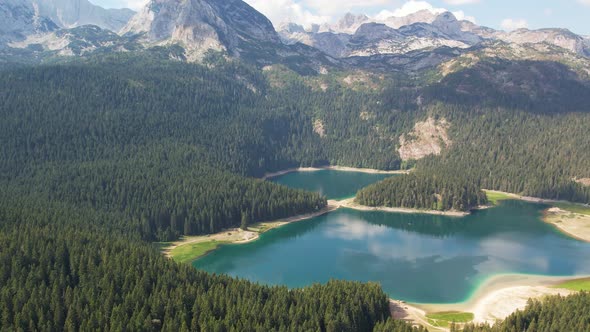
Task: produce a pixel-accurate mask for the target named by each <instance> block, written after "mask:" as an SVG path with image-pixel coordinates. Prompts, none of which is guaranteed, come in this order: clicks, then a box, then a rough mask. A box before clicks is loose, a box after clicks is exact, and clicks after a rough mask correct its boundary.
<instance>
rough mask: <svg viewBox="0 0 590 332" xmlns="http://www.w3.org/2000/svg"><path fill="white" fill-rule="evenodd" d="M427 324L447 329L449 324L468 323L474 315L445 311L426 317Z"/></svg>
mask: <svg viewBox="0 0 590 332" xmlns="http://www.w3.org/2000/svg"><path fill="white" fill-rule="evenodd" d="M426 318H428V323H429V324H430V325H432V326H435V327H449V326H451V323H453V322H454V323H469V322H471V321H472V320H473V318H474V315H473V314H472V313H470V312H459V311H445V312H435V313H430V314H427V315H426Z"/></svg>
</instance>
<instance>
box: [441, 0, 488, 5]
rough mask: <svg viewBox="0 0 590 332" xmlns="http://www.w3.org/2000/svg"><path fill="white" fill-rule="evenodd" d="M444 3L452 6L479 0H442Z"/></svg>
mask: <svg viewBox="0 0 590 332" xmlns="http://www.w3.org/2000/svg"><path fill="white" fill-rule="evenodd" d="M444 1H445V3H448V4H449V5H452V6H459V5H470V4H473V3H479V0H444Z"/></svg>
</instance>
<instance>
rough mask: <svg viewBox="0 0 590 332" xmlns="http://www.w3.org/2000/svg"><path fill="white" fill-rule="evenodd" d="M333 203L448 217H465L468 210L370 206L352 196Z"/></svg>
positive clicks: (353, 207)
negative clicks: (358, 201) (358, 202)
mask: <svg viewBox="0 0 590 332" xmlns="http://www.w3.org/2000/svg"><path fill="white" fill-rule="evenodd" d="M334 204H339V206H340V207H344V208H348V209H353V210H359V211H382V212H393V213H410V214H419V213H422V214H432V215H439V216H449V217H465V216H468V215H469V214H470V213H469V212H463V211H436V210H419V209H409V208H395V207H371V206H364V205H360V204H357V203H355V202H354V198H349V199H345V200H342V201H337V202H335V203H334Z"/></svg>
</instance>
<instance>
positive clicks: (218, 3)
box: [121, 0, 280, 59]
mask: <svg viewBox="0 0 590 332" xmlns="http://www.w3.org/2000/svg"><path fill="white" fill-rule="evenodd" d="M121 34H143V36H144V39H145V41H146V42H147V43H151V44H175V43H179V44H181V45H182V46H183V47H185V49H186V50H187V51H189V53H190V54H189V58H192V59H198V58H199V57H202V56H203V55H204V54H205V52H207V51H208V50H215V51H227V52H228V53H230V54H232V55H235V56H239V55H240V53H241V52H242V51H243V50H244V49H245V48H248V47H250V46H254V44H258V45H260V44H265V43H275V44H276V43H280V38H279V36H278V34H277V33H276V31H275V30H274V27H273V25H272V23H271V22H270V21H269V20H268V19H267V18H266V17H265V16H264V15H262V14H260V13H259V12H257V11H256V10H254V9H253V8H252V7H250V6H249V5H248V4H246V3H245V2H244V1H242V0H152V1H151V2H150V3H148V4H147V5H146V7H144V8H143V9H142V10H141V11H140V12H139V13H137V14H136V15H135V16H134V17H133V18H132V19H131V20H130V21H129V23H128V24H127V26H125V27H124V28H123V29H122V30H121Z"/></svg>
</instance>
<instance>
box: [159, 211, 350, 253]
mask: <svg viewBox="0 0 590 332" xmlns="http://www.w3.org/2000/svg"><path fill="white" fill-rule="evenodd" d="M338 208H339V206H337V205H333V204H330V201H329V203H328V204H327V205H326V206H325V207H324V208H322V209H321V210H319V211H316V212H311V213H306V214H300V215H296V216H292V217H288V218H281V219H277V220H273V221H262V222H257V223H255V224H253V225H251V226H249V227H248V230H243V229H240V228H230V229H226V230H223V231H220V232H218V233H215V234H207V235H197V236H188V237H185V238H184V239H182V240H179V241H175V242H173V243H171V244H170V245H168V246H166V247H164V248H162V249H161V251H162V253H163V254H164V256H166V257H168V258H170V259H174V256H175V255H174V253H173V251H174V249H177V248H179V247H183V246H187V245H191V244H206V243H212V242H215V243H218V244H219V245H223V244H245V243H250V242H253V241H256V240H258V239H259V238H260V235H261V234H264V233H266V232H268V231H270V230H272V229H275V228H279V227H282V226H284V225H287V224H291V223H295V222H299V221H303V220H308V219H312V218H315V217H319V216H322V215H324V214H327V213H330V212H332V211H335V210H337V209H338ZM216 249H218V246H217V247H216V248H214V249H212V250H208V251H206V252H203V253H199V254H198V255H195V256H194V257H191V259H190V260H187V262H188V261H190V262H194V261H196V260H197V259H199V258H202V257H204V256H206V255H207V254H209V253H210V252H212V251H214V250H216Z"/></svg>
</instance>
